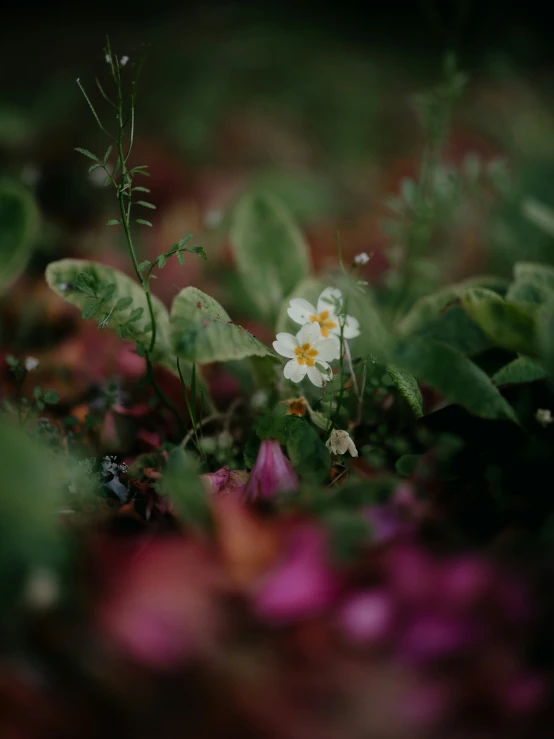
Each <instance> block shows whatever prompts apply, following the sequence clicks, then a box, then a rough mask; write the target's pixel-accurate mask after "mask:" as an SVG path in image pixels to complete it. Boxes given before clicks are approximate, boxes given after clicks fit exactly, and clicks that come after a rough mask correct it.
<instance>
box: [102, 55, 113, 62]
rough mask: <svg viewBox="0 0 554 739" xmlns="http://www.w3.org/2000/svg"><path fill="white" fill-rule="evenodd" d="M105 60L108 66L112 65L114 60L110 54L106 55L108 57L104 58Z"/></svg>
mask: <svg viewBox="0 0 554 739" xmlns="http://www.w3.org/2000/svg"><path fill="white" fill-rule="evenodd" d="M104 59H105V60H106V64H111V63H112V58H111V56H110V55H109V54H106V56H105V57H104Z"/></svg>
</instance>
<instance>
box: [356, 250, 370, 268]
mask: <svg viewBox="0 0 554 739" xmlns="http://www.w3.org/2000/svg"><path fill="white" fill-rule="evenodd" d="M368 262H369V256H368V255H367V253H366V252H365V251H363V252H362V253H361V254H356V256H355V257H354V264H356V265H358V266H362V265H364V264H367V263H368Z"/></svg>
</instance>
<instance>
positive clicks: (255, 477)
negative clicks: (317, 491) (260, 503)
mask: <svg viewBox="0 0 554 739" xmlns="http://www.w3.org/2000/svg"><path fill="white" fill-rule="evenodd" d="M295 490H298V477H297V475H296V472H295V471H294V469H293V468H292V464H291V463H290V461H289V460H288V459H287V458H286V457H285V455H284V454H283V452H282V451H281V446H280V444H279V442H278V441H276V440H275V439H264V441H262V444H261V446H260V451H259V452H258V456H257V458H256V462H255V463H254V467H253V468H252V472H251V473H250V475H249V477H248V482H247V483H246V487H245V490H244V493H245V498H246V500H251V501H252V500H257V499H258V498H271V497H273V496H274V495H275V493H292V492H294V491H295Z"/></svg>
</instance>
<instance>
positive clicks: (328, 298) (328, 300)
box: [317, 287, 342, 315]
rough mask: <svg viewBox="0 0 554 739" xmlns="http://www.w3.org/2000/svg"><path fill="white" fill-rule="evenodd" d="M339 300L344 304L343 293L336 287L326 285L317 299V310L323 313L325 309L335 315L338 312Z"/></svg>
mask: <svg viewBox="0 0 554 739" xmlns="http://www.w3.org/2000/svg"><path fill="white" fill-rule="evenodd" d="M337 301H339V304H340V305H342V293H341V291H340V290H339V289H338V288H336V287H326V288H325V290H324V291H323V292H322V293H321V295H320V296H319V298H318V299H317V312H318V313H321V312H322V311H324V310H328V311H330V312H331V313H332V314H333V315H335V314H336V308H337Z"/></svg>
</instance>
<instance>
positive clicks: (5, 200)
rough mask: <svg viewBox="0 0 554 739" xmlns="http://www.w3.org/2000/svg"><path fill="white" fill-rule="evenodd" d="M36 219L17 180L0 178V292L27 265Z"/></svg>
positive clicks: (32, 201)
mask: <svg viewBox="0 0 554 739" xmlns="http://www.w3.org/2000/svg"><path fill="white" fill-rule="evenodd" d="M39 221H40V218H39V212H38V208H37V206H36V203H35V199H34V197H33V195H32V194H31V192H30V191H29V190H27V188H25V187H23V186H22V185H20V184H19V183H16V182H11V181H10V180H0V292H1V291H2V290H4V289H5V288H7V287H9V285H11V283H12V282H13V281H14V280H15V279H17V277H19V275H20V274H21V273H22V272H23V270H24V269H25V267H26V266H27V263H28V262H29V259H30V257H31V253H32V247H33V242H34V240H35V237H36V235H37V232H38V227H39Z"/></svg>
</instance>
